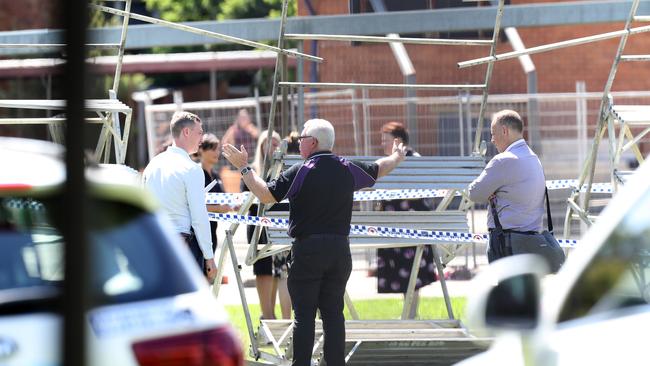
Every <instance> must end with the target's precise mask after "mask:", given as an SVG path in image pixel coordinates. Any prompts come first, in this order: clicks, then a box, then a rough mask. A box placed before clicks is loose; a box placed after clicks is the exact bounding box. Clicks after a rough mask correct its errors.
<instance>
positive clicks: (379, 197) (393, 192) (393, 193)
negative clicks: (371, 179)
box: [205, 189, 460, 206]
mask: <svg viewBox="0 0 650 366" xmlns="http://www.w3.org/2000/svg"><path fill="white" fill-rule="evenodd" d="M448 193H449V190H447V189H377V190H374V191H357V192H354V201H355V202H362V201H389V200H398V199H401V200H405V199H420V198H434V197H444V196H446V195H447V194H448ZM249 194H250V192H242V193H207V194H206V200H205V203H206V204H217V205H230V206H240V205H241V204H243V203H244V201H246V199H248V195H249ZM454 194H455V195H456V196H460V193H459V192H457V191H456V192H454ZM256 202H257V201H256ZM282 202H288V201H287V200H284V201H282Z"/></svg>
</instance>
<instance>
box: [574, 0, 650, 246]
mask: <svg viewBox="0 0 650 366" xmlns="http://www.w3.org/2000/svg"><path fill="white" fill-rule="evenodd" d="M638 7H639V0H633V2H632V6H631V8H630V14H629V17H628V19H627V22H625V28H624V29H623V30H621V31H618V32H612V33H618V34H620V37H621V39H620V41H619V45H618V49H617V50H616V56H615V57H614V62H613V63H612V67H611V69H610V71H609V76H608V77H607V83H606V84H605V89H604V91H603V96H602V99H601V102H600V111H599V113H598V124H597V125H596V131H595V134H594V140H593V143H592V145H591V150H590V151H589V155H588V156H587V159H586V161H585V164H584V166H583V171H582V174H581V175H580V178H579V179H578V186H577V187H576V188H574V190H573V192H572V193H571V196H570V197H569V198H568V200H567V203H568V206H567V212H566V216H565V218H564V236H565V237H566V236H568V235H569V233H570V230H571V223H572V222H573V221H576V220H582V221H583V222H584V223H586V224H587V225H591V224H593V222H594V218H595V217H594V216H593V215H591V213H590V208H591V201H592V195H591V186H592V183H593V179H594V171H595V167H596V158H597V154H598V146H599V144H600V141H601V140H602V138H603V137H604V135H605V132H607V136H608V142H609V143H608V147H609V149H608V150H609V159H608V160H609V171H610V181H611V183H612V187H613V194H616V192H617V191H618V189H619V188H620V186H621V185H622V184H624V183H625V180H626V179H627V176H628V175H630V174H631V173H632V172H631V171H626V170H620V169H619V165H620V162H621V154H622V153H623V152H625V151H628V150H631V151H632V152H633V153H634V157H635V158H636V161H637V163H639V165H640V164H641V163H642V162H643V160H644V158H643V155H642V154H641V151H640V150H639V146H638V142H639V141H640V140H641V138H643V137H644V136H645V135H646V134H647V133H648V132H650V117H649V115H648V112H649V111H650V107H649V106H641V105H617V104H615V101H614V100H613V98H612V97H611V95H610V91H611V88H612V84H613V83H614V78H615V77H616V72H617V70H618V67H619V65H620V63H621V61H646V60H650V56H648V55H623V51H624V49H625V45H626V44H627V39H628V37H629V36H630V35H632V34H636V33H640V32H641V31H643V32H645V31H648V30H650V26H644V27H637V28H631V25H632V22H634V21H650V17H647V16H636V12H637V10H638ZM617 126H618V137H617V135H616V133H617V131H616V127H617ZM633 127H636V128H637V129H638V128H639V127H641V128H642V127H646V128H645V129H644V130H643V131H641V132H640V133H638V134H637V135H636V136H635V135H634V134H633V131H632V128H633ZM583 185H586V191H585V192H581V189H580V188H581V187H582V186H583Z"/></svg>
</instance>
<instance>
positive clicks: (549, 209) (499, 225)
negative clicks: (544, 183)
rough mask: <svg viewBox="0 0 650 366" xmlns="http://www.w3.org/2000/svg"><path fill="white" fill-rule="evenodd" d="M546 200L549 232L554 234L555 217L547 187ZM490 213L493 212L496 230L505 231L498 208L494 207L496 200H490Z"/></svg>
mask: <svg viewBox="0 0 650 366" xmlns="http://www.w3.org/2000/svg"><path fill="white" fill-rule="evenodd" d="M544 199H545V201H546V218H547V219H548V220H547V224H548V232H549V233H553V217H552V216H551V204H550V203H549V199H548V188H546V187H544ZM490 211H492V218H493V219H494V226H495V228H496V229H501V230H503V227H502V226H501V221H499V214H498V212H497V208H496V206H495V205H494V198H491V199H490Z"/></svg>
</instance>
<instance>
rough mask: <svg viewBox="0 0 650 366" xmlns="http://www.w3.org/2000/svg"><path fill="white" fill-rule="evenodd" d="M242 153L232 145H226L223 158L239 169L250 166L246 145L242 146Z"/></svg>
mask: <svg viewBox="0 0 650 366" xmlns="http://www.w3.org/2000/svg"><path fill="white" fill-rule="evenodd" d="M240 148H241V151H239V150H237V148H236V147H234V146H232V145H231V144H225V145H224V146H223V149H222V154H223V156H224V157H225V158H226V159H228V161H229V162H230V163H231V164H232V165H233V166H234V167H235V168H237V169H241V168H243V167H245V166H246V165H248V152H247V151H246V148H245V147H244V145H241V147H240Z"/></svg>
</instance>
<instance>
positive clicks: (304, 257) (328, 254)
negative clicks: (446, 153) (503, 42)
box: [223, 119, 406, 366]
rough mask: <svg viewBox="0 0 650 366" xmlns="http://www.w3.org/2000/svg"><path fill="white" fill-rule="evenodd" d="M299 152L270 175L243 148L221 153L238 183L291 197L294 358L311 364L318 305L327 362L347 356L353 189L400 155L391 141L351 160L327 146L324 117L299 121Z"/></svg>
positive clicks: (330, 132)
mask: <svg viewBox="0 0 650 366" xmlns="http://www.w3.org/2000/svg"><path fill="white" fill-rule="evenodd" d="M299 141H300V155H301V156H302V157H303V158H305V161H304V162H303V163H298V164H296V165H294V166H292V167H290V168H289V169H287V170H286V171H284V172H282V174H280V176H279V177H278V178H277V179H275V180H272V181H271V182H269V183H266V182H264V180H262V179H261V178H260V177H258V176H257V175H256V174H251V173H250V170H249V169H248V168H247V167H246V166H247V161H248V153H247V152H246V150H245V149H243V146H242V151H239V150H238V149H237V148H235V147H234V146H232V145H226V146H224V152H223V155H224V156H225V157H226V158H227V159H228V160H229V161H230V162H231V163H232V164H233V165H234V166H235V167H236V168H237V169H240V171H241V174H242V176H243V180H244V183H245V184H246V185H247V186H248V188H249V189H250V191H251V192H253V194H255V195H256V196H257V197H258V198H259V199H260V201H261V202H263V203H275V202H280V201H282V200H283V199H285V198H288V199H289V203H290V213H289V235H290V236H291V237H292V238H294V239H295V240H294V242H293V247H292V249H291V256H292V263H291V266H290V268H289V279H288V286H289V294H290V295H291V301H292V306H293V311H294V318H295V320H294V331H293V365H299V366H309V365H310V364H311V358H312V348H313V346H314V319H315V318H316V310H317V309H319V310H320V313H321V318H322V320H323V332H324V335H325V344H324V353H325V361H326V362H327V365H328V366H339V365H344V364H345V353H344V352H345V318H344V317H343V296H344V293H345V286H346V284H347V281H348V278H349V277H350V272H351V271H352V258H351V256H350V242H349V239H348V235H349V233H350V220H351V218H352V198H353V193H354V191H356V190H359V189H361V188H365V187H371V186H372V185H374V184H375V180H376V179H378V178H379V177H382V176H384V175H386V174H388V173H389V172H390V171H391V170H393V169H394V168H395V167H396V166H397V165H398V164H399V163H400V162H401V161H402V160H404V156H405V153H406V151H405V147H404V145H403V144H399V145H398V144H397V140H395V142H394V144H393V152H392V154H391V155H390V156H387V157H385V158H381V159H379V160H377V161H376V162H374V163H370V164H368V163H362V162H357V161H350V160H346V159H344V158H341V157H338V156H336V155H334V154H333V153H332V147H333V146H334V127H333V126H332V124H331V123H329V122H328V121H326V120H324V119H312V120H309V121H307V122H305V127H304V129H303V131H302V134H301V136H300V137H299Z"/></svg>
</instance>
